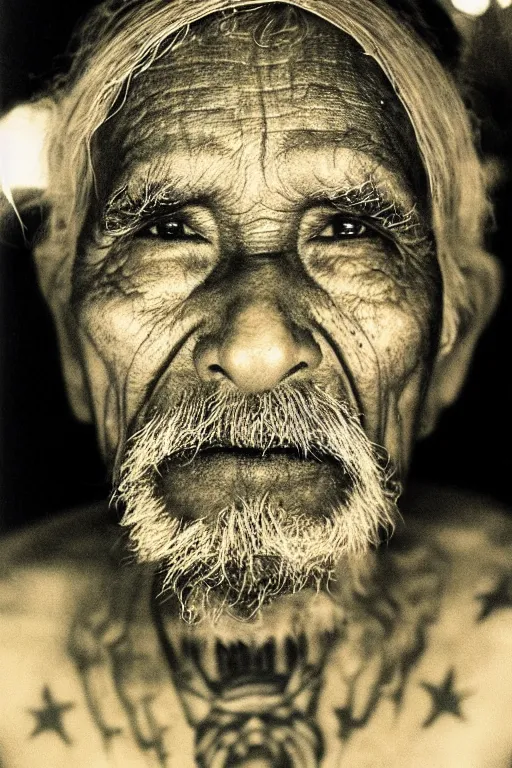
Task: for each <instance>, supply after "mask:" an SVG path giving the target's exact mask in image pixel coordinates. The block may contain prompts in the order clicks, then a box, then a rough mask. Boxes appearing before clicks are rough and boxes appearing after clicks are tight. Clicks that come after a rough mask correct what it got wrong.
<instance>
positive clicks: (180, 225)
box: [139, 219, 199, 240]
mask: <svg viewBox="0 0 512 768" xmlns="http://www.w3.org/2000/svg"><path fill="white" fill-rule="evenodd" d="M139 234H140V237H157V238H158V239H159V240H192V239H197V238H198V237H199V236H198V235H197V233H196V232H194V230H193V229H192V228H191V227H189V226H188V225H187V224H185V222H184V221H180V219H162V220H160V221H157V222H155V223H154V224H152V225H151V226H149V227H144V229H143V230H141V232H140V233H139Z"/></svg>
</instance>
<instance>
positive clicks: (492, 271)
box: [419, 252, 502, 437]
mask: <svg viewBox="0 0 512 768" xmlns="http://www.w3.org/2000/svg"><path fill="white" fill-rule="evenodd" d="M464 277H465V279H466V281H467V284H468V287H469V294H470V297H471V308H472V311H471V313H470V316H469V317H468V318H465V319H464V321H462V322H461V323H459V327H458V328H457V330H456V333H455V334H454V335H453V337H452V339H450V340H445V341H442V342H441V346H440V349H439V351H438V354H437V357H436V361H435V364H434V368H433V372H432V377H431V380H430V384H429V389H428V392H427V396H426V399H425V403H424V407H423V412H422V418H421V426H420V434H419V436H420V437H426V436H427V435H429V434H430V433H431V432H432V431H433V430H434V428H435V426H436V423H437V420H438V418H439V416H440V414H441V413H442V411H443V410H444V409H445V408H447V407H448V406H449V405H451V404H452V403H453V402H454V401H455V400H456V399H457V397H458V395H459V393H460V390H461V389H462V386H463V384H464V381H465V379H466V376H467V372H468V369H469V366H470V363H471V360H472V358H473V353H474V351H475V347H476V344H477V342H478V340H479V338H480V336H481V334H482V332H483V331H484V329H485V327H486V326H487V324H488V322H489V320H490V319H491V317H492V315H493V313H494V310H495V309H496V305H497V304H498V300H499V298H500V295H501V284H502V274H501V269H500V266H499V264H498V262H497V261H496V260H495V259H494V258H493V257H492V256H490V255H489V254H487V253H483V252H482V253H480V254H478V256H477V258H476V259H475V260H474V263H472V264H471V266H469V267H467V268H465V270H464Z"/></svg>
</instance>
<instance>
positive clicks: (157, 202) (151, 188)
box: [101, 182, 191, 237]
mask: <svg viewBox="0 0 512 768" xmlns="http://www.w3.org/2000/svg"><path fill="white" fill-rule="evenodd" d="M186 202H188V203H190V202H191V200H185V199H183V198H180V197H179V196H178V195H176V192H175V190H174V186H173V185H172V184H171V183H170V182H147V183H145V184H143V185H142V186H141V187H140V188H139V189H138V190H137V191H135V192H130V191H129V189H128V186H123V187H121V188H120V189H118V190H116V191H115V192H114V194H113V195H111V197H110V198H109V199H108V201H107V203H106V205H105V206H104V208H103V212H102V216H101V227H102V231H103V233H104V234H106V235H111V236H113V237H122V236H125V235H130V234H132V233H133V232H135V231H137V229H139V228H140V227H141V226H143V225H145V224H147V223H148V222H150V221H154V220H155V219H158V218H160V217H162V216H170V215H171V214H173V213H175V212H176V211H178V210H179V209H180V208H182V207H183V206H184V205H185V203H186Z"/></svg>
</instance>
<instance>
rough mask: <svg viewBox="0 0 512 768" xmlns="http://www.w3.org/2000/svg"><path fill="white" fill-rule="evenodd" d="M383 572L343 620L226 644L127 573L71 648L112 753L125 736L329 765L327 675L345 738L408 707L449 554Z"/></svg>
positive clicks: (200, 761)
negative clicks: (320, 716)
mask: <svg viewBox="0 0 512 768" xmlns="http://www.w3.org/2000/svg"><path fill="white" fill-rule="evenodd" d="M378 568H379V571H378V573H377V574H376V575H375V576H374V578H373V579H372V580H371V581H370V582H369V583H367V584H365V585H364V586H362V587H361V588H359V590H355V592H354V595H353V599H352V602H351V604H350V606H349V608H347V609H345V608H344V609H343V610H342V611H341V614H340V615H341V618H340V620H339V621H338V622H337V623H336V622H335V623H331V624H329V623H327V624H324V625H323V626H317V627H315V626H313V623H314V622H312V620H311V619H310V617H308V616H307V615H305V614H304V612H302V614H301V613H300V612H298V613H296V614H295V617H294V619H293V621H292V622H291V623H290V626H289V628H288V630H287V631H282V628H280V630H279V631H277V628H274V627H273V626H269V628H268V631H267V634H263V635H261V633H260V635H259V636H258V637H255V638H254V639H252V640H251V639H250V632H248V630H247V628H244V630H243V631H242V630H241V631H240V635H239V636H238V637H236V636H234V635H232V636H229V637H227V638H226V636H220V635H219V636H217V637H216V636H215V630H214V629H212V628H210V630H209V631H207V632H204V631H203V632H201V631H196V629H195V628H193V627H192V628H190V627H189V626H188V625H185V624H184V623H183V622H176V621H175V620H173V619H172V618H169V617H170V616H171V614H172V612H169V611H168V610H167V607H166V605H165V604H163V603H162V602H161V601H160V600H159V598H158V582H157V581H155V577H154V574H153V573H151V572H150V571H149V570H148V571H145V570H141V569H139V568H137V569H130V568H125V569H123V573H122V578H119V577H118V578H117V582H115V581H110V580H108V581H109V583H108V587H106V590H108V591H105V593H104V594H102V596H101V597H100V598H99V599H97V600H96V601H95V602H94V603H93V604H92V605H91V607H90V608H88V609H84V608H82V610H81V611H80V615H79V616H77V620H76V623H75V626H74V628H73V632H72V635H71V638H70V644H69V650H70V654H71V655H72V658H73V660H74V662H75V665H76V667H77V669H78V672H79V674H80V677H81V680H82V686H83V691H84V694H85V698H86V702H87V705H88V708H89V711H90V714H91V715H92V717H93V719H94V721H95V723H96V726H97V728H98V729H99V732H100V733H101V735H102V738H103V743H104V748H105V750H106V751H107V752H108V751H110V750H112V751H113V750H115V747H116V744H117V742H118V740H120V739H125V740H126V739H127V738H128V739H131V741H132V742H133V744H134V748H137V749H138V750H140V751H141V752H142V753H144V754H146V755H148V756H151V757H152V759H153V761H154V762H155V764H156V765H160V766H162V768H165V767H166V766H171V765H172V766H174V765H180V768H181V766H185V765H190V766H192V765H197V766H198V767H199V768H210V766H212V765H215V766H216V767H217V766H218V767H219V768H227V767H228V766H230V767H231V768H232V767H233V766H237V765H242V764H243V762H244V761H247V760H250V759H253V758H254V759H260V760H263V761H264V760H266V761H267V763H268V764H269V765H280V766H281V765H283V766H289V767H290V768H295V767H296V766H302V765H308V766H314V765H317V766H318V765H320V762H321V760H322V757H323V756H324V754H325V734H324V733H323V731H322V728H321V727H320V724H319V722H318V720H317V713H318V705H319V700H321V697H322V692H323V689H324V687H325V682H326V680H327V679H328V678H329V677H330V676H332V674H336V675H338V676H339V678H340V679H339V684H338V682H337V684H336V687H337V689H339V690H340V691H342V692H343V695H342V696H341V698H340V700H339V701H338V702H337V703H335V704H334V705H333V707H332V710H333V711H334V714H335V716H336V719H337V722H338V734H337V737H338V739H339V740H340V741H341V742H342V744H345V743H346V742H347V741H348V740H349V739H350V738H351V737H352V736H353V735H354V733H355V732H356V731H357V730H359V729H361V728H364V727H365V726H366V725H367V724H368V723H369V722H370V721H371V718H372V716H373V714H374V713H375V711H376V709H377V707H378V706H379V703H380V702H381V701H382V700H383V699H388V700H390V701H392V702H393V704H394V706H395V707H396V708H397V709H399V708H400V707H401V705H402V698H403V693H404V689H405V686H406V683H407V681H408V679H409V677H410V674H411V671H412V670H413V669H414V667H415V666H416V664H417V662H418V661H419V660H420V659H421V657H422V655H423V653H424V651H425V648H426V644H427V632H428V628H429V626H430V625H431V624H432V622H434V621H435V619H436V617H437V613H438V609H439V604H440V600H441V595H442V590H443V573H444V562H443V558H442V556H441V555H439V553H438V552H437V551H436V550H434V549H433V548H432V547H426V546H425V547H417V546H416V547H414V548H410V549H405V550H403V551H399V552H394V553H393V555H389V554H388V555H387V556H386V557H385V559H382V560H381V561H380V563H379V566H378ZM109 593H110V595H109V598H108V599H107V595H108V594H109ZM325 600H326V601H327V600H330V598H327V597H326V596H325ZM299 614H300V615H301V616H302V618H297V616H299ZM248 638H249V639H248ZM333 664H334V666H333ZM333 669H335V670H336V671H335V672H333ZM171 691H172V694H171ZM448 693H449V691H448ZM446 701H447V699H446ZM169 702H170V703H169ZM445 703H446V702H445ZM445 711H446V709H445ZM434 719H435V718H434ZM420 725H421V723H420ZM425 725H426V723H425ZM177 728H185V729H187V730H188V732H189V733H190V734H191V736H190V751H191V755H190V758H187V757H186V756H185V755H184V754H180V755H177V754H176V753H175V749H176V747H175V741H176V739H175V737H174V736H173V734H174V733H175V731H176V729H177Z"/></svg>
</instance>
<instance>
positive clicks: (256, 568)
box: [116, 384, 398, 621]
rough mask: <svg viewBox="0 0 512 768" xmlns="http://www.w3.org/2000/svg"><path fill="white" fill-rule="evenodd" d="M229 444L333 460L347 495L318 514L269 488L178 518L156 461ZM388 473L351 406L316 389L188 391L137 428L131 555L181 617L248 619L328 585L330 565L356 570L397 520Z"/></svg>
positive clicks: (123, 494)
mask: <svg viewBox="0 0 512 768" xmlns="http://www.w3.org/2000/svg"><path fill="white" fill-rule="evenodd" d="M226 445H229V446H234V447H239V448H252V449H254V448H256V449H259V450H261V452H262V453H265V451H267V450H269V449H271V448H275V447H293V448H294V449H296V450H297V451H299V452H300V454H301V455H302V456H303V457H304V458H306V457H307V456H311V455H313V456H315V457H316V458H320V459H321V458H322V457H323V456H324V457H329V458H330V459H331V460H335V461H336V462H338V463H339V464H340V472H344V473H345V475H346V477H347V479H348V483H347V493H346V498H344V499H343V501H340V503H339V504H336V505H334V506H331V507H330V508H327V509H326V510H325V513H324V514H308V513H303V514H297V513H292V512H291V511H290V510H288V509H286V508H285V507H284V506H282V505H278V504H276V503H275V502H274V501H272V500H271V499H270V498H269V496H268V494H266V493H265V494H262V495H261V496H260V497H258V498H235V499H233V502H232V504H230V505H229V506H228V507H226V508H225V509H223V510H222V511H220V513H216V514H214V515H213V514H209V512H210V511H209V510H208V509H207V508H205V509H204V511H202V514H201V516H200V517H199V519H195V520H191V521H190V520H184V519H179V518H176V517H173V516H172V514H171V513H170V512H169V510H168V508H167V507H166V503H165V500H164V499H163V498H162V496H161V494H159V493H158V492H157V490H156V486H157V483H156V479H157V477H158V467H159V465H161V463H162V462H163V461H164V460H166V459H168V458H169V457H175V456H178V457H183V458H187V457H190V460H193V457H194V456H195V455H196V454H197V453H198V452H199V451H200V450H201V448H204V447H212V446H226ZM391 474H392V473H391V471H390V469H389V461H388V462H387V463H386V466H385V468H382V467H381V466H380V464H379V462H378V460H377V457H376V454H375V449H374V447H373V446H372V444H371V443H370V441H369V439H368V438H367V436H366V435H365V433H364V431H363V429H362V427H361V425H360V422H359V419H358V418H357V417H356V416H355V415H354V414H353V413H352V411H351V410H350V408H349V407H348V405H347V404H346V403H344V402H337V401H336V400H335V399H334V398H332V397H331V396H330V395H328V394H327V393H325V392H324V391H323V390H321V389H319V388H318V387H316V386H314V385H311V384H309V385H308V386H305V385H301V384H294V385H293V386H290V385H288V386H283V387H280V388H279V389H276V390H272V391H269V392H264V393H262V394H258V395H243V394H241V393H238V392H219V391H215V390H205V389H201V390H197V389H195V390H192V391H188V390H187V391H185V392H184V393H183V394H182V395H181V396H180V398H179V399H178V400H177V402H176V405H175V406H173V407H171V408H169V409H168V410H167V411H166V412H165V413H157V414H156V415H155V416H153V417H152V418H151V420H150V421H149V422H148V423H147V424H146V425H145V427H144V428H143V429H142V430H140V431H139V432H138V433H136V434H135V435H134V436H133V438H132V440H131V441H130V448H129V450H128V451H127V454H126V457H125V460H124V462H123V464H122V467H121V480H120V483H119V485H118V489H117V492H116V498H117V499H118V500H119V501H121V502H122V504H123V505H124V514H123V517H122V520H121V525H123V526H126V527H127V528H128V531H129V539H130V543H131V546H132V548H133V550H134V552H135V554H136V557H137V559H138V560H139V561H141V562H150V563H156V564H157V565H158V567H159V569H160V570H161V572H162V584H163V590H164V591H168V590H170V591H172V592H173V593H174V594H176V595H177V597H178V598H179V600H180V603H181V607H182V615H183V618H185V619H186V620H188V621H197V620H199V619H201V618H202V617H203V616H205V615H209V616H210V617H211V618H213V619H215V618H216V617H218V616H219V615H220V614H221V613H222V612H223V611H228V612H231V613H233V614H234V615H237V616H239V617H240V616H243V617H249V616H252V615H253V614H254V613H256V612H257V611H258V609H259V608H260V607H261V606H262V605H263V604H265V603H267V602H269V601H271V600H273V599H275V598H276V597H277V596H279V595H282V594H288V593H293V592H298V591H299V590H302V589H304V588H306V587H313V588H314V589H316V590H318V589H320V588H326V587H327V586H328V585H329V582H330V580H331V579H332V578H333V575H334V571H335V570H339V568H340V567H343V566H345V567H346V568H347V569H348V570H353V569H354V568H356V567H357V562H358V561H359V560H360V559H361V556H363V555H364V554H365V553H367V552H368V549H369V547H370V546H372V545H375V544H377V543H378V540H379V535H380V529H381V528H385V529H389V528H390V527H391V526H392V525H393V522H394V519H395V517H396V500H397V497H398V492H397V484H396V483H394V482H393V481H392V479H391Z"/></svg>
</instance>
